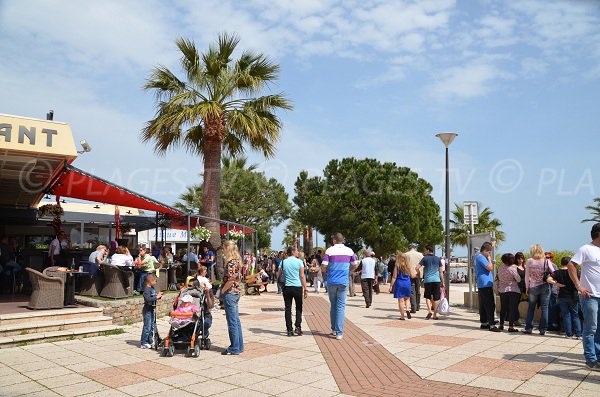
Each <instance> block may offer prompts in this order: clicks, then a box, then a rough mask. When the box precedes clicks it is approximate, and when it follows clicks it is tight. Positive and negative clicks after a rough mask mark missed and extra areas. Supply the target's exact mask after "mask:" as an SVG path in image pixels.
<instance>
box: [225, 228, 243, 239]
mask: <svg viewBox="0 0 600 397" xmlns="http://www.w3.org/2000/svg"><path fill="white" fill-rule="evenodd" d="M228 235H229V240H233V241H238V240H241V239H242V238H243V237H244V232H243V231H241V230H230V231H229V233H228Z"/></svg>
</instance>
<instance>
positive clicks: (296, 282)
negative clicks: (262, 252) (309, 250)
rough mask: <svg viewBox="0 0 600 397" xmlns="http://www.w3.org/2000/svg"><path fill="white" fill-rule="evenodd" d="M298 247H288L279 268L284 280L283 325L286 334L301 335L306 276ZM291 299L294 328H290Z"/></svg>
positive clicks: (306, 295)
mask: <svg viewBox="0 0 600 397" xmlns="http://www.w3.org/2000/svg"><path fill="white" fill-rule="evenodd" d="M298 256H299V255H298V248H296V247H288V249H287V258H285V259H284V260H283V264H282V266H281V268H280V269H279V272H280V273H282V274H281V275H282V276H283V279H284V280H285V281H284V287H283V301H284V303H285V326H286V329H287V336H294V333H295V334H296V335H298V336H302V299H303V298H304V299H306V298H307V297H308V290H307V289H306V278H305V275H304V260H302V259H300V258H298ZM292 300H293V301H294V304H295V305H296V322H295V323H294V326H295V327H296V328H295V329H294V328H292Z"/></svg>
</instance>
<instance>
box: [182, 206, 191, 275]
mask: <svg viewBox="0 0 600 397" xmlns="http://www.w3.org/2000/svg"><path fill="white" fill-rule="evenodd" d="M186 218H187V219H186V220H187V222H186V223H187V252H186V255H185V257H186V259H187V261H186V262H187V263H186V264H185V275H184V277H187V275H188V274H189V273H190V256H191V255H190V214H187V216H186Z"/></svg>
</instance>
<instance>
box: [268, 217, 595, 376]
mask: <svg viewBox="0 0 600 397" xmlns="http://www.w3.org/2000/svg"><path fill="white" fill-rule="evenodd" d="M591 237H592V242H591V243H589V244H586V245H584V246H583V247H581V248H580V249H579V250H578V251H577V253H576V254H575V256H573V257H572V258H570V257H563V258H560V260H559V263H560V266H556V265H555V264H554V262H553V260H554V259H555V258H554V257H553V254H552V253H551V252H545V251H544V250H543V248H542V247H541V246H540V245H539V244H534V245H532V246H531V248H530V252H529V256H530V257H529V258H528V259H526V257H525V255H524V254H523V253H522V252H517V253H516V254H512V253H505V254H503V255H501V263H500V264H498V266H497V267H496V263H495V259H494V258H492V252H493V249H494V247H493V245H492V243H489V242H486V243H484V244H483V245H482V247H481V248H480V250H479V253H478V254H477V255H476V257H475V259H474V269H475V280H476V285H477V291H478V300H479V316H480V328H481V329H482V330H489V331H492V332H502V331H503V330H504V329H505V326H506V327H507V328H506V330H507V331H508V332H509V333H516V332H519V330H518V329H517V327H518V326H521V323H520V322H519V307H518V306H519V303H520V302H522V301H526V302H527V314H526V316H525V325H524V328H523V329H522V332H523V333H524V334H532V333H533V328H534V323H533V322H534V316H535V311H536V308H537V307H539V308H540V320H539V324H538V331H539V334H540V335H542V336H543V335H545V334H546V332H547V331H548V330H549V329H550V328H549V324H550V325H554V326H558V325H559V324H558V322H559V320H558V319H556V318H551V319H550V320H549V312H550V309H555V307H558V313H560V314H561V315H562V327H563V330H564V334H565V337H567V338H574V339H583V347H584V355H585V359H586V365H587V367H588V368H590V369H592V370H595V371H600V364H599V363H598V359H599V358H600V330H599V329H598V322H600V224H596V225H594V226H593V228H592V231H591ZM417 248H418V245H417V244H411V245H410V248H409V251H408V252H397V253H396V254H395V255H392V256H391V257H390V258H389V261H388V263H387V266H385V264H383V260H378V259H377V258H376V255H375V253H374V252H373V251H371V250H366V251H365V252H364V253H363V255H362V256H363V257H362V259H360V260H359V259H358V257H357V255H356V254H355V253H354V252H353V250H352V249H350V248H349V247H347V246H346V245H344V237H343V235H342V234H340V233H335V234H334V235H333V236H332V245H331V246H330V247H329V248H328V249H327V250H326V251H325V254H324V255H321V251H318V252H317V253H316V254H315V255H313V256H312V257H310V258H309V259H308V261H307V260H305V259H304V257H303V254H302V253H299V252H298V250H297V249H296V248H290V249H289V250H288V252H287V253H286V254H287V257H286V258H285V259H284V258H283V256H284V255H283V253H282V252H280V253H278V254H277V255H276V256H273V257H272V258H267V262H266V263H265V265H262V266H266V268H267V269H266V270H265V272H267V273H268V271H269V269H271V272H273V271H274V270H277V271H278V274H277V281H278V283H281V284H282V285H281V288H280V290H281V291H282V293H283V296H284V302H285V319H286V328H287V334H288V336H293V335H294V334H296V335H302V331H301V321H302V300H303V298H306V294H307V291H308V286H307V279H308V280H310V282H311V283H312V284H314V286H315V292H318V291H319V289H320V288H321V283H322V284H323V285H324V287H325V289H326V292H327V294H328V297H329V301H330V323H331V332H332V336H333V337H335V338H336V339H338V340H339V339H342V338H343V335H344V318H345V307H346V297H347V296H353V295H354V292H353V291H352V289H353V287H354V281H355V280H354V277H355V275H358V276H359V277H360V284H361V288H362V293H363V297H364V300H365V307H366V308H369V307H371V305H372V303H373V293H375V294H378V293H379V292H380V290H379V288H378V287H379V285H380V284H385V283H387V281H388V279H387V277H384V275H383V269H382V267H381V266H380V262H382V264H383V267H385V268H386V270H387V272H388V273H389V274H390V277H391V279H390V280H389V281H390V287H389V292H390V293H391V294H393V297H394V298H395V299H397V300H398V309H399V312H400V320H402V321H404V320H406V319H411V318H412V314H415V313H416V312H417V311H419V309H420V295H421V294H420V292H421V282H422V283H423V284H422V286H423V288H422V289H423V290H424V294H423V296H424V298H425V300H426V305H427V315H426V316H425V319H426V320H429V319H433V320H437V319H438V318H439V317H438V314H439V313H438V312H439V305H440V301H441V298H442V295H443V294H444V281H443V280H444V271H445V264H444V262H443V260H442V259H441V258H439V257H438V256H436V255H435V251H434V247H432V246H426V247H425V248H424V250H423V253H420V252H419V251H418V250H417ZM390 264H391V266H390ZM263 270H264V269H263ZM271 274H272V273H271ZM307 276H308V277H307ZM496 295H499V297H500V318H499V321H496V320H495V316H496V307H495V304H496V298H495V296H496ZM292 301H293V302H294V303H295V305H296V321H295V323H294V326H295V330H293V328H292V318H291V306H292ZM582 320H583V326H582V325H581V321H582Z"/></svg>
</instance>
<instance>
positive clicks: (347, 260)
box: [322, 233, 358, 340]
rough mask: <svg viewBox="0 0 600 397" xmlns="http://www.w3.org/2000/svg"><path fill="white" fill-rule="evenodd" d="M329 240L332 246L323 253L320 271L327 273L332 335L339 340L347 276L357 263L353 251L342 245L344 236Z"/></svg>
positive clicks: (344, 311)
mask: <svg viewBox="0 0 600 397" xmlns="http://www.w3.org/2000/svg"><path fill="white" fill-rule="evenodd" d="M331 240H332V243H333V246H331V247H329V248H328V249H327V251H325V256H324V257H323V262H322V269H323V271H324V272H326V273H327V293H328V294H329V302H330V304H331V308H330V311H329V316H330V319H331V331H332V335H334V336H335V337H336V339H338V340H340V339H342V337H343V335H344V316H345V314H346V290H347V289H348V283H349V274H350V272H351V271H354V269H355V268H356V265H357V264H358V261H357V258H356V255H355V254H354V251H352V249H351V248H349V247H346V246H345V245H344V236H343V235H342V234H341V233H335V234H333V235H332V236H331Z"/></svg>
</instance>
